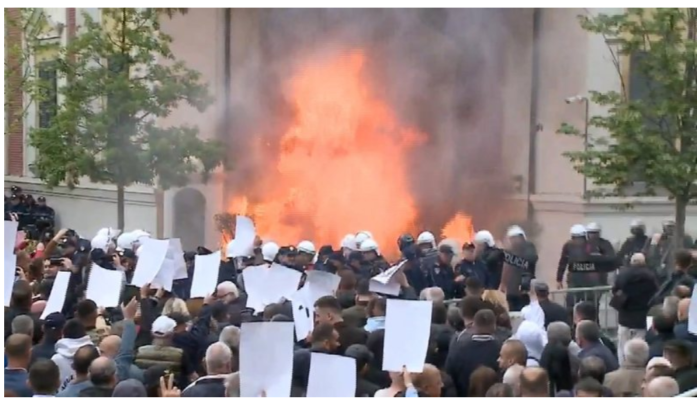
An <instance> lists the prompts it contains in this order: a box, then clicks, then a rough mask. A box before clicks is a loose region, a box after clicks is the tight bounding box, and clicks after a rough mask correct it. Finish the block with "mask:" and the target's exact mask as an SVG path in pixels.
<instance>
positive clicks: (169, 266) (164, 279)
mask: <svg viewBox="0 0 697 400" xmlns="http://www.w3.org/2000/svg"><path fill="white" fill-rule="evenodd" d="M173 281H174V260H170V259H167V258H165V260H164V261H163V262H162V267H160V270H159V271H158V272H157V275H155V278H153V280H152V284H151V287H152V288H154V289H159V288H163V289H165V290H166V291H168V292H171V291H172V282H173Z"/></svg>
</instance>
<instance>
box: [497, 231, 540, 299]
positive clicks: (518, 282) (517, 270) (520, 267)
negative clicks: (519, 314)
mask: <svg viewBox="0 0 697 400" xmlns="http://www.w3.org/2000/svg"><path fill="white" fill-rule="evenodd" d="M506 237H507V240H508V244H507V246H506V249H505V254H504V255H505V260H506V263H505V264H504V267H503V268H504V269H503V277H502V279H501V285H502V286H503V290H502V291H503V292H505V293H506V299H507V300H508V305H509V307H510V310H511V311H520V310H522V309H523V307H525V306H526V305H528V304H529V303H530V297H529V296H528V294H527V292H529V291H530V283H531V282H532V280H533V279H534V278H535V268H536V266H537V260H538V255H537V248H535V245H534V244H533V243H532V242H530V241H528V240H527V237H526V236H525V231H523V229H522V228H521V227H519V226H517V225H514V226H511V227H510V228H508V232H507V234H506Z"/></svg>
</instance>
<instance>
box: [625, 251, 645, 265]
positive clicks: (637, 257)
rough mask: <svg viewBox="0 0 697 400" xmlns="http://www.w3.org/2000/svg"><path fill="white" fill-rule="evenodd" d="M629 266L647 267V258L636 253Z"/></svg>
mask: <svg viewBox="0 0 697 400" xmlns="http://www.w3.org/2000/svg"><path fill="white" fill-rule="evenodd" d="M629 264H630V265H631V266H633V267H636V266H643V265H646V256H644V254H643V253H634V254H633V255H632V258H631V259H630V260H629Z"/></svg>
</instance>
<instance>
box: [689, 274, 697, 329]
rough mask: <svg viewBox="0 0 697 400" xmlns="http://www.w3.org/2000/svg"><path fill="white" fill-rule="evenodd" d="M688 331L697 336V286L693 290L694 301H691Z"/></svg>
mask: <svg viewBox="0 0 697 400" xmlns="http://www.w3.org/2000/svg"><path fill="white" fill-rule="evenodd" d="M687 331H688V332H690V333H691V334H693V335H697V284H695V287H693V288H692V299H691V300H690V309H689V313H688V315H687Z"/></svg>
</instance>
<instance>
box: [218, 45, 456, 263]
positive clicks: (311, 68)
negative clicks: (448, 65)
mask: <svg viewBox="0 0 697 400" xmlns="http://www.w3.org/2000/svg"><path fill="white" fill-rule="evenodd" d="M365 60H366V59H365V54H364V53H363V52H362V51H359V50H357V51H352V52H349V53H346V54H340V55H338V56H334V57H331V58H326V59H321V60H312V61H311V62H309V63H306V64H305V65H303V66H302V67H301V68H299V69H298V70H297V71H296V73H295V74H294V75H293V76H292V77H291V78H290V79H289V80H288V82H286V88H285V89H286V91H285V95H286V98H287V100H288V102H289V103H290V104H292V106H293V107H294V108H295V111H296V113H295V116H294V121H293V122H292V123H291V124H290V126H289V128H288V129H287V130H286V131H285V133H284V134H283V136H282V138H281V139H280V146H279V154H278V159H277V160H276V161H275V165H274V160H273V159H270V160H269V161H268V163H267V165H268V166H269V168H268V170H265V172H264V177H263V178H262V179H260V180H259V181H257V182H254V183H253V184H254V185H256V187H255V188H254V189H255V190H253V191H252V192H253V193H255V194H256V193H260V195H259V198H256V195H252V196H250V197H249V198H248V197H245V196H241V197H236V198H234V199H233V200H232V201H231V203H230V204H229V206H228V211H229V212H230V213H235V214H246V215H249V216H250V217H252V218H253V219H254V221H255V224H256V228H257V233H258V234H259V235H261V236H264V237H268V238H269V239H272V240H274V241H276V242H278V243H279V244H281V245H284V244H296V243H297V242H298V241H300V240H305V239H308V240H313V241H314V243H315V244H316V245H318V246H319V245H324V244H333V245H335V246H336V245H338V243H339V241H340V240H341V238H342V237H343V236H344V235H346V234H347V233H355V232H357V231H360V230H368V231H370V232H371V233H373V235H374V237H375V238H376V240H377V242H378V243H379V244H380V245H381V248H382V250H383V251H388V252H391V251H394V250H395V248H396V239H397V237H398V236H399V235H400V234H402V233H404V232H407V231H410V230H413V228H414V224H415V222H416V219H417V217H418V212H417V209H416V205H415V201H414V198H413V196H412V195H411V193H410V191H409V179H408V174H407V160H408V155H409V151H410V150H412V149H413V148H414V147H415V146H418V145H420V144H422V143H423V142H424V141H425V139H426V136H425V135H424V134H423V133H421V132H418V131H417V130H415V129H413V128H411V127H406V126H404V125H402V124H401V123H400V122H399V121H398V119H397V117H396V116H395V114H394V113H393V111H392V110H391V109H390V107H389V106H388V105H387V104H386V103H384V102H383V101H382V100H380V99H379V98H378V97H377V96H376V93H375V91H374V90H373V89H372V88H371V87H370V86H369V84H368V82H367V81H366V79H365V77H364V70H365V67H364V66H365ZM248 189H249V188H248ZM467 232H468V233H469V231H467Z"/></svg>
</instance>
